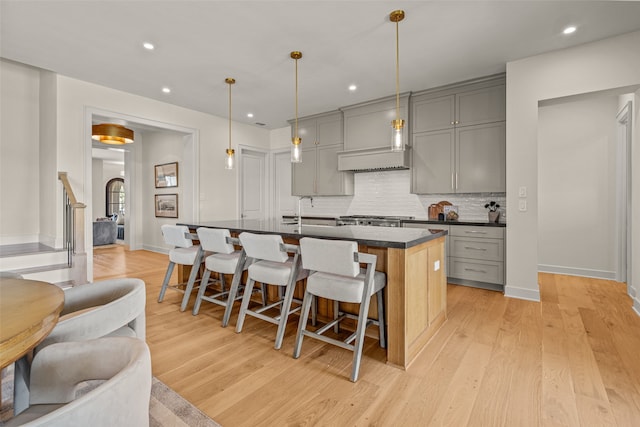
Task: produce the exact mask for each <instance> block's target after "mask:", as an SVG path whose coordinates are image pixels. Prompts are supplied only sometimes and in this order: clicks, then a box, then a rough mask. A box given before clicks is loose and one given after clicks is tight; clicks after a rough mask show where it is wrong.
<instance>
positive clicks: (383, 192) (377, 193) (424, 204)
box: [302, 170, 506, 221]
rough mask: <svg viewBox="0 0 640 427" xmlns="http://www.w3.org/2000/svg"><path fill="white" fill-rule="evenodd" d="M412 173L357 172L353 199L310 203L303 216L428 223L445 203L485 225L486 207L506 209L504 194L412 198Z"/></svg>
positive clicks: (462, 217) (467, 218)
mask: <svg viewBox="0 0 640 427" xmlns="http://www.w3.org/2000/svg"><path fill="white" fill-rule="evenodd" d="M410 186H411V171H409V170H392V171H376V172H358V173H356V174H355V187H354V195H353V196H327V197H314V198H313V206H311V201H310V200H309V199H304V200H303V201H302V214H303V215H319V216H325V215H326V216H340V215H401V216H413V217H415V218H416V219H427V218H428V208H429V205H430V204H432V203H438V202H440V201H443V200H446V201H448V202H451V204H453V205H456V206H458V214H459V215H460V220H462V221H486V220H487V210H486V209H485V208H484V205H485V204H486V203H487V202H489V201H491V200H494V201H496V202H497V203H498V204H499V205H500V206H501V207H500V211H501V212H503V215H502V216H501V221H504V220H505V218H504V212H505V208H506V197H505V193H474V194H430V195H420V196H419V195H417V194H411V193H410V192H409V191H410Z"/></svg>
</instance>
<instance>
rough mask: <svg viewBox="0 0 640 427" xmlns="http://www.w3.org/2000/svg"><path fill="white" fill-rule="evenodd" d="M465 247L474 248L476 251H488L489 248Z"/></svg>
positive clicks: (466, 247) (467, 247)
mask: <svg viewBox="0 0 640 427" xmlns="http://www.w3.org/2000/svg"><path fill="white" fill-rule="evenodd" d="M464 248H465V249H471V250H474V251H486V250H487V248H474V247H473V246H465V247H464Z"/></svg>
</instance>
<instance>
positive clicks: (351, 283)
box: [293, 237, 386, 382]
mask: <svg viewBox="0 0 640 427" xmlns="http://www.w3.org/2000/svg"><path fill="white" fill-rule="evenodd" d="M300 251H301V254H302V265H303V267H304V268H307V269H309V270H310V271H311V273H310V275H309V277H308V278H307V288H306V290H305V293H304V300H303V303H302V314H301V316H300V323H299V324H298V333H297V334H296V344H295V347H294V350H293V357H294V358H296V359H297V358H298V357H300V350H301V348H302V340H303V338H304V337H305V336H309V337H312V338H316V339H319V340H321V341H324V342H327V343H329V344H334V345H337V346H339V347H342V348H346V349H348V350H352V351H353V352H354V354H353V364H352V370H351V381H353V382H355V381H357V380H358V373H359V371H360V359H361V358H362V346H363V344H364V336H365V330H366V328H367V326H368V325H370V324H377V325H378V329H379V339H380V346H381V347H382V348H385V347H386V335H385V322H384V295H383V288H384V287H385V285H386V275H385V274H384V273H382V272H379V271H375V266H376V258H377V257H376V256H375V255H372V254H366V253H360V252H358V244H357V243H356V242H347V241H339V240H326V239H314V238H310V237H303V238H302V239H300ZM360 263H366V264H367V268H366V269H361V268H360ZM374 294H376V295H377V298H378V319H377V320H373V319H369V318H368V312H369V302H370V299H371V296H372V295H374ZM313 296H317V297H322V298H327V299H330V300H334V320H333V321H332V322H330V323H328V324H326V325H325V326H323V327H321V328H319V329H318V330H316V331H315V332H313V331H309V330H307V319H308V316H309V311H310V306H311V302H312V299H313ZM340 302H348V303H358V304H360V311H359V314H358V316H357V317H356V316H353V315H351V314H348V313H341V312H340V310H339V309H340V305H339V303H340ZM347 317H351V318H355V319H357V320H358V326H357V328H356V332H354V333H353V334H351V335H350V336H349V337H348V338H347V339H346V340H344V341H342V340H339V339H335V338H331V337H328V336H325V335H323V334H324V333H325V332H326V331H328V330H329V329H331V327H334V329H335V332H338V326H339V324H340V321H342V320H344V319H345V318H347ZM353 341H355V343H354V344H351V343H352V342H353Z"/></svg>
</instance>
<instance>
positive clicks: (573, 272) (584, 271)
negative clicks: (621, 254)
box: [538, 264, 616, 280]
mask: <svg viewBox="0 0 640 427" xmlns="http://www.w3.org/2000/svg"><path fill="white" fill-rule="evenodd" d="M538 271H539V272H540V273H553V274H566V275H568V276H580V277H592V278H595V279H606V280H616V272H615V271H606V270H591V269H588V268H575V267H563V266H560V265H545V264H538Z"/></svg>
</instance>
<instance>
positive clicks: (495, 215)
mask: <svg viewBox="0 0 640 427" xmlns="http://www.w3.org/2000/svg"><path fill="white" fill-rule="evenodd" d="M499 220H500V212H498V211H493V212H491V211H490V212H489V222H498V221H499Z"/></svg>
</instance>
